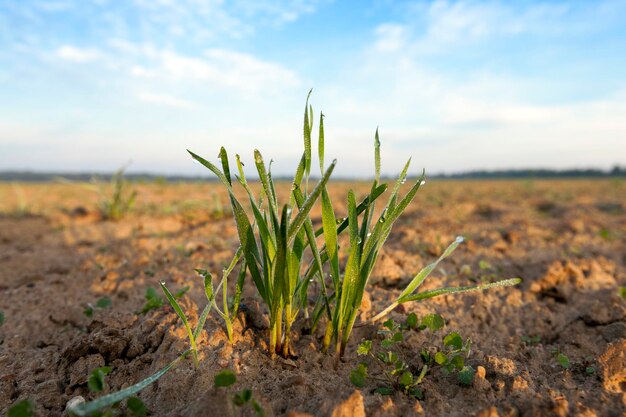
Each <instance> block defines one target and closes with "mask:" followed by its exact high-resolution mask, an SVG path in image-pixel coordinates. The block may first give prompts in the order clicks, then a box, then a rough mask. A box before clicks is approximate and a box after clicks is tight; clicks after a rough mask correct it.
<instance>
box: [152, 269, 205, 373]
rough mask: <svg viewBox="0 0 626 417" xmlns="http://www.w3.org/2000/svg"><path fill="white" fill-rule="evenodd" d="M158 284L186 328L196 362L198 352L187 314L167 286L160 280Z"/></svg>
mask: <svg viewBox="0 0 626 417" xmlns="http://www.w3.org/2000/svg"><path fill="white" fill-rule="evenodd" d="M159 284H160V285H161V289H162V290H163V292H164V293H165V297H167V301H169V302H170V305H171V306H172V308H173V309H174V311H175V312H176V314H178V317H180V319H181V320H182V321H183V324H184V325H185V329H186V330H187V335H188V336H189V343H190V344H191V351H192V353H193V356H194V360H195V362H196V364H197V362H198V352H197V350H196V339H195V337H194V335H193V331H192V330H191V326H190V325H189V321H187V316H186V315H185V312H184V311H183V309H182V308H180V305H179V304H178V301H176V298H175V297H174V296H173V295H172V293H171V292H170V290H168V289H167V287H166V286H165V283H164V282H163V281H161V282H160V283H159Z"/></svg>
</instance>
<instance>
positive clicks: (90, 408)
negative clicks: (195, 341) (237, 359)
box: [70, 349, 191, 417]
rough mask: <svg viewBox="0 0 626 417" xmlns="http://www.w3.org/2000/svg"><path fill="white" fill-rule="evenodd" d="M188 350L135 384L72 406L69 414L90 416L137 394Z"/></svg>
mask: <svg viewBox="0 0 626 417" xmlns="http://www.w3.org/2000/svg"><path fill="white" fill-rule="evenodd" d="M189 352H191V349H189V350H186V351H185V352H183V354H181V355H180V356H179V357H178V358H176V359H174V360H173V361H172V362H170V363H169V364H168V365H167V366H165V367H164V368H163V369H161V370H160V371H158V372H156V373H155V374H153V375H151V376H149V377H148V378H146V379H144V380H143V381H140V382H138V383H136V384H135V385H131V386H130V387H128V388H124V389H123V390H121V391H117V392H113V393H111V394H108V395H105V396H103V397H100V398H98V399H96V400H94V401H91V402H88V403H83V404H80V405H78V406H76V407H74V408H72V409H71V410H70V412H71V414H73V415H76V416H78V417H87V416H90V415H91V414H92V413H95V412H97V411H99V410H101V409H103V408H105V407H110V406H112V405H114V404H117V403H119V402H120V401H123V400H125V399H127V398H129V397H132V396H133V395H135V394H137V393H138V392H139V391H141V390H142V389H144V388H146V387H147V386H149V385H150V384H152V383H153V382H155V381H157V380H158V379H159V378H161V377H162V376H163V375H165V374H166V373H167V372H168V371H170V370H171V369H172V368H174V367H175V366H176V365H178V363H179V362H180V361H181V360H182V359H184V358H185V357H186V356H187V355H188V354H189Z"/></svg>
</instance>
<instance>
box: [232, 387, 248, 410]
mask: <svg viewBox="0 0 626 417" xmlns="http://www.w3.org/2000/svg"><path fill="white" fill-rule="evenodd" d="M251 398H252V391H250V390H249V389H247V388H246V389H244V390H243V391H241V392H238V393H236V394H235V396H234V397H233V402H234V403H235V405H236V406H238V407H241V406H243V405H245V404H246V403H247V402H248V401H250V399H251Z"/></svg>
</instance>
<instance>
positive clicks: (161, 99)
mask: <svg viewBox="0 0 626 417" xmlns="http://www.w3.org/2000/svg"><path fill="white" fill-rule="evenodd" d="M137 98H138V99H139V100H141V101H143V102H146V103H151V104H158V105H164V106H169V107H176V108H183V109H190V108H193V107H195V105H194V103H192V102H190V101H188V100H184V99H181V98H177V97H173V96H170V95H167V94H155V93H151V92H142V93H139V94H137Z"/></svg>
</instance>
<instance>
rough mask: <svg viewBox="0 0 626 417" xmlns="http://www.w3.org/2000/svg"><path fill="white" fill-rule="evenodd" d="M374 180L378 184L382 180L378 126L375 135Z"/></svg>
mask: <svg viewBox="0 0 626 417" xmlns="http://www.w3.org/2000/svg"><path fill="white" fill-rule="evenodd" d="M374 181H375V182H376V184H378V182H379V181H380V139H379V137H378V128H376V134H375V135H374Z"/></svg>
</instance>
